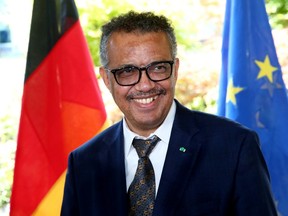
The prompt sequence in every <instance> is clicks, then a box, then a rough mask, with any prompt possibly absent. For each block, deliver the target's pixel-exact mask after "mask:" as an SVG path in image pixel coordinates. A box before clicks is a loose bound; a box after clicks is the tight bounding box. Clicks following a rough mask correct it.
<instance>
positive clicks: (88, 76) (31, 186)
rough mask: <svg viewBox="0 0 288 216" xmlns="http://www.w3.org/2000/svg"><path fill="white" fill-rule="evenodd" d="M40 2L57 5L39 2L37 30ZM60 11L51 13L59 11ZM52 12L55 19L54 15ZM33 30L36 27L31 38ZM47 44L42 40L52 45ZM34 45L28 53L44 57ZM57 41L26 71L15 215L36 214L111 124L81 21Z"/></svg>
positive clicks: (16, 176) (18, 147)
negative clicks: (78, 153)
mask: <svg viewBox="0 0 288 216" xmlns="http://www.w3.org/2000/svg"><path fill="white" fill-rule="evenodd" d="M36 2H37V4H49V3H48V2H52V0H45V1H44V0H39V1H38V0H35V2H34V9H33V17H32V25H33V19H34V14H35V13H38V14H39V13H42V11H35V9H36V7H35V4H36ZM62 2H63V1H62ZM64 2H65V1H64ZM66 2H68V0H67V1H66ZM69 2H70V3H71V4H74V2H73V1H69ZM54 3H55V2H54ZM70 3H68V4H67V5H69V4H70ZM55 5H57V4H55ZM56 7H57V6H56ZM56 7H54V8H51V7H50V8H47V9H49V10H53V9H55V10H56V9H57V8H56ZM74 8H76V7H74ZM38 9H39V7H38ZM58 9H59V8H58ZM60 9H61V13H62V12H63V11H65V10H66V11H65V13H67V10H71V7H66V8H65V7H63V5H62V7H61V8H60ZM72 9H73V7H72ZM48 12H49V13H47V14H50V15H51V14H53V11H48ZM74 13H75V11H74ZM76 13H77V11H76ZM67 14H68V13H67ZM67 14H66V15H67ZM43 19H45V16H43ZM62 19H63V18H62ZM34 24H35V22H34ZM39 24H40V22H39ZM51 24H55V23H53V22H52V23H51ZM35 25H37V22H36V24H35ZM34 27H35V26H34ZM38 27H39V26H38ZM39 28H41V26H40V27H39ZM34 29H35V28H34ZM38 30H39V29H38ZM32 31H33V26H31V33H30V35H32V33H33V32H32ZM34 33H35V32H34ZM47 36H49V35H47ZM58 36H59V35H58ZM46 39H47V38H37V40H43V41H51V40H46ZM54 39H55V38H54ZM33 40H35V34H34V39H33ZM33 40H32V38H31V37H30V43H29V51H28V53H29V52H30V53H31V54H32V55H33V54H34V55H35V54H37V53H41V52H42V54H43V50H41V48H43V47H41V46H35V45H33ZM55 41H56V42H55V43H54V44H53V46H52V47H51V49H50V50H48V52H47V55H46V56H43V59H41V58H39V59H40V60H41V61H39V64H38V65H36V67H33V66H35V65H32V67H31V61H32V62H33V61H34V62H35V59H31V60H30V59H29V55H28V59H27V67H28V64H30V65H29V67H31V68H35V69H34V70H33V71H30V72H29V71H28V70H26V79H25V84H24V90H23V98H22V110H21V118H20V126H19V134H18V143H17V151H16V161H15V171H14V182H13V188H12V197H11V209H10V215H17V216H21V215H31V214H32V213H33V212H34V211H35V210H36V208H37V207H38V205H39V204H40V203H41V201H42V199H43V198H44V197H45V195H47V193H48V192H49V190H50V189H51V187H52V186H53V185H54V183H55V182H56V181H57V179H58V178H59V177H60V176H61V174H63V172H64V171H65V170H66V165H67V157H68V154H69V152H70V151H71V150H73V149H74V148H76V147H77V146H79V145H80V144H82V143H83V142H85V141H86V140H88V139H89V138H91V137H92V136H93V135H95V134H96V133H98V132H99V131H100V130H101V128H102V126H103V125H104V122H105V120H106V112H105V108H104V105H103V101H102V98H101V93H100V90H99V86H98V83H97V79H96V76H95V73H94V68H93V63H92V60H91V57H90V54H89V51H88V47H87V44H86V40H85V38H84V36H83V32H82V29H81V26H80V23H79V21H78V19H76V20H75V22H73V24H72V25H70V27H69V28H68V29H65V31H64V32H63V33H62V34H60V37H59V38H58V39H57V40H55ZM38 42H39V41H35V43H38ZM32 48H33V49H32ZM37 49H38V50H37ZM32 55H30V57H31V56H32ZM36 64H37V62H36Z"/></svg>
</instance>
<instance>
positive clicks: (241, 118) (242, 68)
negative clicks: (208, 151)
mask: <svg viewBox="0 0 288 216" xmlns="http://www.w3.org/2000/svg"><path fill="white" fill-rule="evenodd" d="M218 114H219V115H221V116H226V117H228V118H231V119H233V120H236V121H238V122H240V123H242V124H244V125H246V126H247V127H249V128H251V129H253V130H255V131H256V132H257V133H258V135H259V136H260V140H261V149H262V151H263V154H264V157H265V160H266V162H267V165H268V168H269V172H270V176H271V184H272V190H273V194H274V197H275V203H276V206H277V209H278V212H279V215H282V216H288V169H287V164H288V145H287V142H288V100H287V89H286V87H285V84H284V82H283V78H282V72H281V67H280V65H279V62H278V58H277V54H276V49H275V46H274V41H273V37H272V33H271V27H270V25H269V20H268V16H267V13H266V9H265V2H264V0H255V1H251V0H227V3H226V14H225V22H224V31H223V44H222V73H221V77H220V87H219V99H218ZM251 184H257V182H251Z"/></svg>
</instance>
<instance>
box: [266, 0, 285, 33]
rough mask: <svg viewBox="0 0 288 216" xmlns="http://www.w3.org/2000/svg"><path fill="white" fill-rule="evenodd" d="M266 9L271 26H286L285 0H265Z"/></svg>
mask: <svg viewBox="0 0 288 216" xmlns="http://www.w3.org/2000/svg"><path fill="white" fill-rule="evenodd" d="M266 9H267V13H268V14H269V18H270V24H271V26H272V28H285V27H288V1H287V0H266Z"/></svg>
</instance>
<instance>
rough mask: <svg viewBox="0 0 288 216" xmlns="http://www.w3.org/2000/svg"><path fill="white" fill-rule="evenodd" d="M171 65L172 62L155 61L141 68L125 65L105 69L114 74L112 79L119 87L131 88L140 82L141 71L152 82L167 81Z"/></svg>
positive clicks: (170, 73)
mask: <svg viewBox="0 0 288 216" xmlns="http://www.w3.org/2000/svg"><path fill="white" fill-rule="evenodd" d="M173 64H174V61H156V62H152V63H150V64H148V65H147V66H146V67H141V68H139V67H136V66H134V65H127V66H124V67H121V68H116V69H108V68H105V69H106V70H107V71H109V72H111V73H113V74H114V78H115V80H116V82H117V83H118V84H119V85H121V86H132V85H135V84H137V83H139V82H140V79H141V75H142V73H141V71H143V70H145V72H146V75H147V77H148V78H149V79H150V80H151V81H153V82H160V81H163V80H166V79H169V78H170V77H171V75H172V67H173Z"/></svg>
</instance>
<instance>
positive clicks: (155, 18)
mask: <svg viewBox="0 0 288 216" xmlns="http://www.w3.org/2000/svg"><path fill="white" fill-rule="evenodd" d="M137 31H138V32H141V33H149V32H164V33H166V34H167V36H168V39H169V42H170V49H171V54H172V57H173V58H175V56H176V53H177V42H176V37H175V33H174V28H173V27H172V25H171V21H170V20H168V19H167V18H166V17H165V16H163V15H155V14H154V13H152V12H141V13H138V12H135V11H129V12H128V13H125V14H122V15H120V16H118V17H114V18H113V19H112V20H111V21H110V22H108V23H106V24H105V25H103V26H102V35H101V39H100V59H101V64H102V65H103V66H107V65H108V63H109V60H108V53H107V44H108V40H109V38H110V36H111V35H112V33H113V32H127V33H130V32H137Z"/></svg>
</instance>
